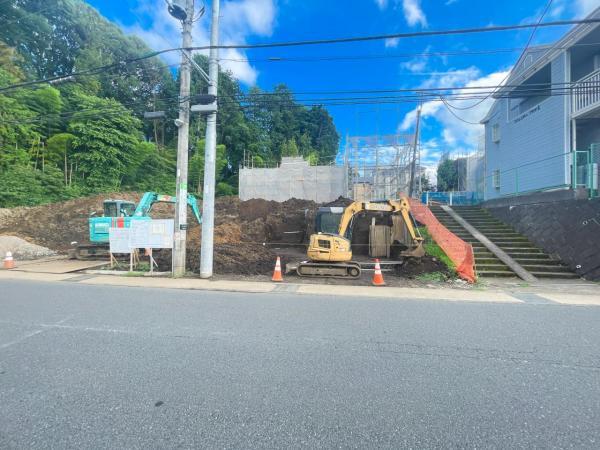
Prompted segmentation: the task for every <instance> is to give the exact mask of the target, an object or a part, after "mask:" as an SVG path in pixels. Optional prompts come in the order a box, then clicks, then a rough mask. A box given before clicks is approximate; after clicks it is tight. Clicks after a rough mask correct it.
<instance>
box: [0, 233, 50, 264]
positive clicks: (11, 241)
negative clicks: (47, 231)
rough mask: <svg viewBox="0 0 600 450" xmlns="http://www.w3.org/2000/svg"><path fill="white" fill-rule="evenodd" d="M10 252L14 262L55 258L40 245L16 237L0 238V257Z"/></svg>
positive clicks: (48, 250) (47, 249)
mask: <svg viewBox="0 0 600 450" xmlns="http://www.w3.org/2000/svg"><path fill="white" fill-rule="evenodd" d="M6 252H12V255H13V258H15V259H16V260H30V259H38V258H44V257H47V256H55V255H56V252H55V251H52V250H50V249H49V248H46V247H42V246H40V245H35V244H31V243H30V242H27V241H26V240H24V239H21V238H19V237H16V236H0V257H2V258H4V255H6Z"/></svg>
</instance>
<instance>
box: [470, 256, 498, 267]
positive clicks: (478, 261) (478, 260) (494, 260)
mask: <svg viewBox="0 0 600 450" xmlns="http://www.w3.org/2000/svg"><path fill="white" fill-rule="evenodd" d="M475 264H477V266H481V265H482V264H502V261H500V260H499V259H498V258H480V257H478V256H475Z"/></svg>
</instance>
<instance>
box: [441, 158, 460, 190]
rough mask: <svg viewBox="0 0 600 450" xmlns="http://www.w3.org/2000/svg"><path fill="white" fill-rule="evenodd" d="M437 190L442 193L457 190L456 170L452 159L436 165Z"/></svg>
mask: <svg viewBox="0 0 600 450" xmlns="http://www.w3.org/2000/svg"><path fill="white" fill-rule="evenodd" d="M437 189H438V191H442V192H445V191H454V190H456V189H458V170H457V167H456V161H455V160H454V159H445V160H443V161H440V163H439V164H438V168H437Z"/></svg>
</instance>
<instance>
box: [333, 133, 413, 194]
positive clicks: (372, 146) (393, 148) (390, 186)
mask: <svg viewBox="0 0 600 450" xmlns="http://www.w3.org/2000/svg"><path fill="white" fill-rule="evenodd" d="M414 141H415V137H414V134H387V135H374V136H347V137H346V144H345V151H344V163H345V166H346V167H347V168H348V197H350V198H353V199H355V200H363V201H369V200H384V199H396V198H398V197H399V196H400V195H401V194H404V195H407V194H408V192H409V191H410V189H409V188H410V172H411V164H412V159H413V157H415V153H416V162H415V164H416V170H415V180H414V186H415V192H416V193H418V192H419V191H420V183H419V181H420V178H421V175H422V174H423V168H422V167H421V161H420V152H419V151H417V152H414V151H413V150H414V149H413V147H414V145H415V144H414ZM417 150H419V149H418V148H417ZM357 186H358V187H360V189H358V191H360V193H361V194H360V195H358V194H357V192H358V191H357ZM357 196H359V197H360V198H355V197H357Z"/></svg>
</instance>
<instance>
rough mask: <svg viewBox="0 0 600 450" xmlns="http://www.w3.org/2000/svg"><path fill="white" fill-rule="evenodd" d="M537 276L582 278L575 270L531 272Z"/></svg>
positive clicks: (569, 278)
mask: <svg viewBox="0 0 600 450" xmlns="http://www.w3.org/2000/svg"><path fill="white" fill-rule="evenodd" d="M531 273H532V274H533V275H534V276H535V277H538V278H560V279H563V280H573V279H576V278H580V276H579V275H577V274H576V273H573V272H531Z"/></svg>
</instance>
